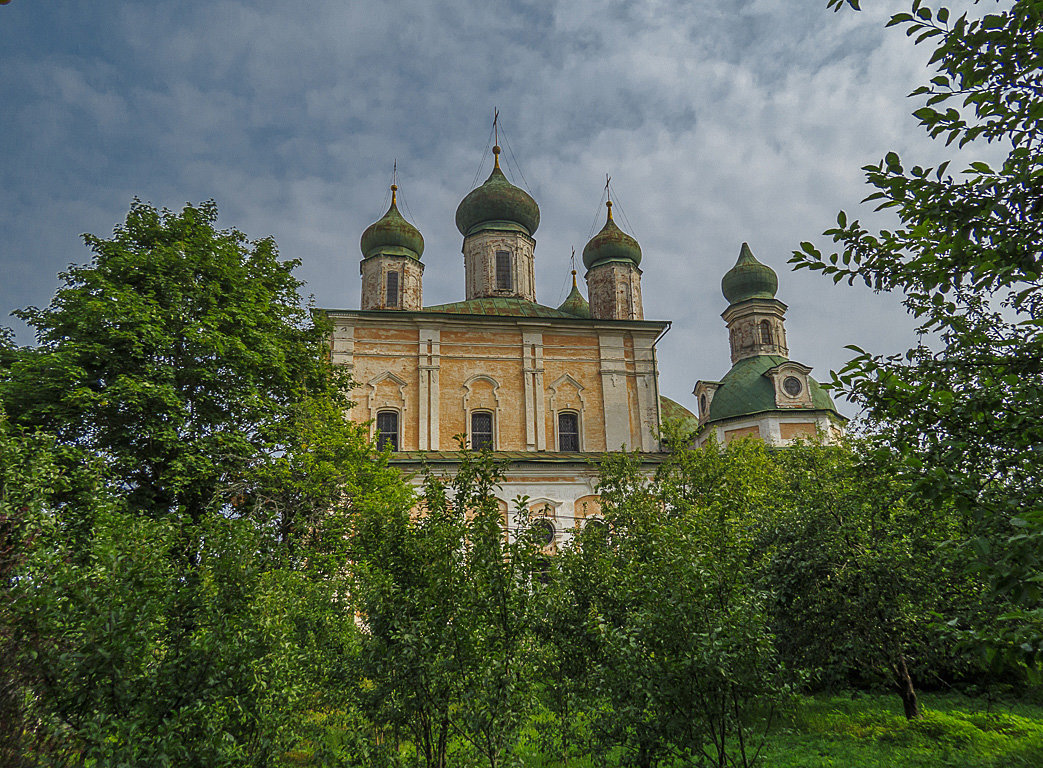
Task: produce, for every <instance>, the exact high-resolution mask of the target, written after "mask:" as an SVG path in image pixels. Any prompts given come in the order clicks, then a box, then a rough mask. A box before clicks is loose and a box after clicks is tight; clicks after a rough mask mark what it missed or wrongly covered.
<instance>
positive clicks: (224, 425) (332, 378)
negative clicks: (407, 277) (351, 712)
mask: <svg viewBox="0 0 1043 768" xmlns="http://www.w3.org/2000/svg"><path fill="white" fill-rule="evenodd" d="M216 217H217V209H216V207H215V206H214V205H213V203H205V204H203V205H201V206H198V207H194V206H191V205H189V206H186V207H185V208H184V210H183V211H182V212H181V213H179V214H174V213H171V212H169V211H163V212H159V211H157V210H156V209H154V208H153V207H151V206H149V205H146V204H143V203H140V202H137V201H136V202H135V203H134V204H133V206H132V208H131V211H130V213H129V214H128V216H127V220H126V222H125V223H124V224H123V225H121V226H119V227H117V228H116V231H115V234H114V236H113V238H112V239H111V240H101V239H99V238H95V237H92V236H87V238H86V239H87V242H88V245H90V246H91V248H92V249H93V250H94V259H93V261H92V263H91V264H90V265H86V266H81V267H73V268H71V269H70V271H69V272H68V273H66V275H65V276H64V277H65V285H64V286H63V287H62V288H60V289H59V291H58V293H57V295H56V296H55V299H54V301H53V302H52V303H51V305H50V307H48V308H47V309H46V310H36V309H29V310H26V311H25V312H24V313H22V314H23V316H24V317H26V319H27V320H29V322H30V323H31V324H32V325H34V326H35V327H36V329H37V332H38V337H39V340H40V346H39V347H37V348H30V349H17V348H14V347H13V346H12V345H11V344H10V343H9V342H8V339H7V338H6V337H5V338H4V339H2V340H0V341H2V342H3V343H0V398H2V400H3V402H4V403H6V404H7V405H8V407H10V408H12V409H13V410H12V413H15V414H17V419H16V421H17V425H16V427H15V428H14V429H13V430H12V433H13V434H16V435H18V434H22V433H21V432H19V430H24V433H25V434H26V435H31V436H33V437H32V438H31V439H32V440H34V441H37V442H38V443H39V444H40V445H43V446H46V451H45V452H44V453H43V454H40V455H41V456H42V458H39V461H38V464H39V466H40V467H43V468H44V469H46V470H47V471H46V472H44V471H43V470H40V471H34V472H32V473H30V472H28V471H26V470H25V467H27V466H30V464H31V462H30V461H29V459H30V458H32V457H33V456H36V455H37V454H36V453H32V454H28V453H26V450H27V448H24V447H21V448H20V447H19V446H20V445H22V444H21V443H18V442H17V441H16V442H15V443H11V442H10V440H6V439H5V440H3V441H0V442H2V445H0V458H2V459H3V461H4V463H3V465H2V466H0V472H2V473H3V474H2V479H3V483H4V487H3V492H4V499H19V498H21V499H39V501H33V502H32V503H29V502H21V503H16V502H11V504H5V505H4V506H3V508H2V509H0V513H2V515H3V516H2V518H0V534H2V535H3V537H4V540H3V542H0V544H2V547H3V552H4V553H5V556H4V559H3V565H2V567H3V568H4V573H3V577H4V584H3V586H4V588H5V591H4V593H3V595H2V596H0V600H2V601H3V607H4V613H3V616H2V620H0V651H3V652H4V653H5V654H8V655H9V656H10V658H11V659H12V670H13V673H12V674H11V675H5V678H4V687H3V690H2V691H0V694H2V695H3V696H4V701H7V702H11V701H22V702H30V703H31V704H32V708H31V710H22V715H23V716H22V717H21V722H23V723H26V722H28V723H29V724H30V725H32V726H33V727H35V728H36V729H37V731H38V732H39V733H40V734H41V735H42V737H43V738H44V740H45V742H46V743H47V744H48V745H49V748H50V751H49V752H48V753H47V757H46V759H48V760H51V761H52V762H54V763H55V764H58V763H60V762H61V760H63V759H64V760H66V762H69V763H72V764H83V763H86V764H182V763H183V764H190V765H256V766H263V765H271V764H273V763H275V762H276V761H277V760H278V759H279V758H280V756H281V754H282V753H283V752H284V751H285V749H286V748H287V747H288V746H289V745H290V744H291V743H293V741H294V740H295V739H296V738H297V737H298V734H299V733H300V729H301V728H302V727H303V726H304V723H303V721H304V719H305V718H304V711H305V708H306V706H308V705H312V704H315V703H322V702H327V701H329V700H330V699H331V698H332V697H329V696H320V695H318V694H319V693H321V692H324V691H327V690H329V689H331V688H333V687H334V683H336V682H339V681H335V680H334V676H333V675H331V673H330V668H331V666H332V665H331V664H330V663H329V662H330V661H331V659H332V658H335V657H337V654H338V652H339V651H342V650H343V649H345V648H351V647H352V646H353V645H354V644H356V635H357V631H356V629H355V626H354V618H355V614H354V612H353V611H352V610H351V608H350V606H349V605H348V603H347V599H346V595H347V582H346V576H345V573H344V570H345V567H344V556H345V553H346V546H345V543H344V538H343V536H344V532H345V531H346V530H347V525H348V523H347V521H348V520H350V519H351V511H352V510H353V509H356V508H361V507H365V506H366V505H370V504H376V503H380V504H383V505H384V506H386V505H387V504H389V503H394V502H395V501H396V500H399V501H404V500H406V499H408V494H407V492H406V491H405V487H404V485H403V483H402V481H401V478H400V477H399V476H398V474H397V473H395V472H394V471H393V470H391V469H389V468H388V466H387V462H386V457H384V456H382V455H381V454H379V453H378V452H376V451H375V449H374V448H373V446H372V445H370V443H369V440H368V434H367V431H366V430H365V429H364V428H363V427H360V426H359V425H357V424H354V423H352V422H350V421H348V420H347V419H346V417H345V414H344V411H345V407H346V406H347V405H348V401H347V399H346V395H345V392H346V379H345V377H344V376H343V375H342V374H341V373H340V372H338V371H337V370H336V369H335V368H334V367H333V366H332V364H331V362H330V360H329V359H328V355H327V354H326V353H327V350H328V347H327V346H326V338H325V332H326V328H325V327H324V325H323V323H322V322H321V318H316V320H313V318H312V317H311V316H310V315H309V313H308V311H307V309H306V307H304V306H303V305H302V303H301V301H300V298H299V296H298V288H299V287H300V282H299V281H298V280H297V279H296V278H295V277H293V274H292V271H293V268H294V267H295V266H296V263H295V262H280V261H279V260H278V258H277V255H276V250H275V246H274V243H272V242H271V241H270V240H262V241H258V242H255V243H248V242H247V240H246V238H245V236H244V235H242V234H241V233H239V232H237V231H235V230H231V231H218V230H217V229H215V226H214V225H215V222H216ZM0 426H2V427H3V429H2V430H0V436H3V437H5V438H6V434H7V433H6V429H7V426H6V423H4V424H2V425H0ZM40 429H46V430H50V431H51V432H53V435H54V436H53V437H52V436H45V435H42V434H40V433H39V432H37V430H40ZM37 435H39V436H37ZM18 439H19V440H23V442H24V445H25V446H29V445H30V443H28V442H25V441H28V440H30V438H29V437H26V438H18ZM12 445H13V446H14V447H13V448H12V447H11V446H12ZM32 445H36V443H32ZM41 450H42V449H41ZM12 457H13V458H12ZM26 457H28V458H26ZM9 459H10V461H9ZM44 459H46V461H44ZM35 460H36V459H34V461H35ZM34 466H35V465H34ZM12 505H13V506H12ZM407 507H408V505H407ZM382 508H383V507H382ZM8 609H10V610H8ZM5 661H6V659H5ZM9 694H10V695H9ZM16 714H17V713H16ZM24 751H25V750H24V749H23V753H24ZM40 759H41V761H42V760H43V759H44V758H42V757H41V758H40Z"/></svg>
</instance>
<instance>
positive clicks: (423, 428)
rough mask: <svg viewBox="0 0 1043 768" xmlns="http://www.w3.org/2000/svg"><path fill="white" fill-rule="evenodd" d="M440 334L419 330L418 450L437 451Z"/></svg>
mask: <svg viewBox="0 0 1043 768" xmlns="http://www.w3.org/2000/svg"><path fill="white" fill-rule="evenodd" d="M440 338H441V332H440V331H439V330H438V329H436V328H421V329H420V337H419V344H418V350H417V351H418V368H419V372H420V409H419V411H420V414H419V417H420V428H419V430H418V431H419V443H420V445H419V450H421V451H437V450H438V434H439V419H438V400H439V388H438V374H439V369H440V367H441V350H440V346H441V344H440Z"/></svg>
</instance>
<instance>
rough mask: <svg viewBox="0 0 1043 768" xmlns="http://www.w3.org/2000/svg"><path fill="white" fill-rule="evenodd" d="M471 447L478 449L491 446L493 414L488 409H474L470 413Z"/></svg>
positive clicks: (490, 447) (490, 448)
mask: <svg viewBox="0 0 1043 768" xmlns="http://www.w3.org/2000/svg"><path fill="white" fill-rule="evenodd" d="M471 447H472V448H473V449H474V450H476V451H480V450H482V449H483V448H488V449H489V450H492V447H493V415H492V414H491V413H489V412H488V411H475V412H474V413H472V414H471Z"/></svg>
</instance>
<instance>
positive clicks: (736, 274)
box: [721, 243, 779, 304]
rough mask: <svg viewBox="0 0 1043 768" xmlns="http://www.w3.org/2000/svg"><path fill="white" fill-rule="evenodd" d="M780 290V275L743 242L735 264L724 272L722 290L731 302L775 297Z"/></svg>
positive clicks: (736, 302)
mask: <svg viewBox="0 0 1043 768" xmlns="http://www.w3.org/2000/svg"><path fill="white" fill-rule="evenodd" d="M778 290H779V276H778V275H776V274H775V270H774V269H772V268H771V267H769V266H768V265H767V264H761V263H760V262H759V261H757V259H756V258H755V257H754V255H753V251H751V250H750V246H749V245H747V244H746V243H743V244H742V248H740V249H739V259H738V261H736V262H735V266H734V267H732V268H731V269H729V270H728V271H727V272H725V273H724V277H723V278H722V279H721V292H722V293H723V294H724V298H726V299H727V300H728V303H729V304H738V303H739V302H740V301H746V300H748V299H773V298H775V293H776V291H778Z"/></svg>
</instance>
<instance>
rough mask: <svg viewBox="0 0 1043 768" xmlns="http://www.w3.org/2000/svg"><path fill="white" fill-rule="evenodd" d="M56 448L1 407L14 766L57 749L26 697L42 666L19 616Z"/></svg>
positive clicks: (8, 701)
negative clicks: (30, 651) (30, 655)
mask: <svg viewBox="0 0 1043 768" xmlns="http://www.w3.org/2000/svg"><path fill="white" fill-rule="evenodd" d="M52 451H53V446H52V441H50V440H48V439H47V438H46V437H43V436H39V437H25V436H21V435H18V434H11V433H10V430H9V424H8V421H7V417H6V415H5V414H4V413H3V412H2V411H0V763H2V764H3V765H9V766H12V767H14V768H18V767H20V766H23V765H29V764H30V762H29V759H28V757H27V755H28V754H30V753H31V752H33V751H40V752H43V751H49V750H50V749H51V748H53V745H51V744H48V743H47V738H46V731H45V730H44V729H43V728H41V727H39V726H38V725H37V723H36V719H37V712H36V710H35V709H34V708H33V706H32V700H31V698H30V697H27V696H26V695H25V691H26V689H27V688H29V687H31V686H32V685H33V684H34V683H35V682H37V679H38V678H37V675H36V674H35V673H36V671H37V670H36V668H35V667H34V665H32V664H29V663H26V659H25V658H24V656H23V653H22V643H23V641H24V640H25V632H24V630H23V628H22V627H20V626H19V624H18V622H17V621H16V620H15V617H16V616H17V615H18V614H19V613H20V612H21V610H22V604H21V601H22V598H21V594H20V590H19V579H20V578H21V575H22V572H23V569H24V567H25V563H26V560H27V559H28V558H29V556H30V552H31V550H32V549H33V548H34V547H35V546H36V542H35V538H36V533H37V529H38V526H39V521H40V520H41V519H42V518H43V517H44V515H45V509H46V508H47V505H48V500H49V498H50V495H51V488H52V487H53V486H54V485H55V484H56V482H57V480H58V474H59V472H58V469H57V467H56V466H55V461H54V456H53V452H52Z"/></svg>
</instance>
